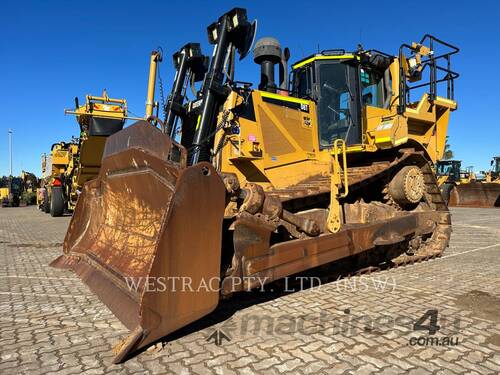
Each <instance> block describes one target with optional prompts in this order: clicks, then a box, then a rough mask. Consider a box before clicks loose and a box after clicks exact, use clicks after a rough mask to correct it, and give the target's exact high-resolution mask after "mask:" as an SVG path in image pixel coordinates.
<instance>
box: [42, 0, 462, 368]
mask: <svg viewBox="0 0 500 375" xmlns="http://www.w3.org/2000/svg"><path fill="white" fill-rule="evenodd" d="M207 30H208V38H209V42H210V43H211V44H213V45H214V51H213V54H212V58H211V61H210V66H209V68H208V70H207V71H206V73H205V74H204V79H203V83H202V85H201V88H200V89H199V91H198V92H197V93H196V96H195V98H194V99H193V100H190V101H187V102H185V103H183V102H182V101H183V100H184V98H185V95H176V93H181V94H182V93H184V91H183V88H184V87H185V86H187V85H189V84H190V83H192V82H193V80H194V79H193V77H194V76H193V74H190V72H191V73H192V70H190V69H191V68H190V65H189V62H190V61H192V56H193V55H199V54H196V53H193V51H195V49H193V48H183V49H181V51H180V52H179V53H177V54H176V55H174V63H175V66H176V70H177V73H176V76H175V79H174V85H173V87H174V88H173V90H172V95H171V97H170V98H169V103H174V104H175V105H169V106H167V107H166V118H172V117H175V118H176V120H178V121H166V126H164V127H163V131H162V130H160V129H157V128H156V127H153V126H151V124H150V123H148V122H145V121H140V122H137V123H135V124H134V125H132V126H129V127H127V128H126V129H123V130H122V131H119V132H117V133H116V134H114V135H112V136H111V137H109V139H108V141H107V144H106V150H105V152H104V155H103V161H102V166H101V170H100V173H99V176H98V177H97V178H96V179H94V180H93V181H91V182H89V183H87V184H86V185H85V186H84V188H83V190H82V194H81V196H80V199H79V200H78V204H77V206H76V209H75V214H74V215H73V218H72V220H71V223H70V225H69V228H68V232H67V234H66V237H65V241H64V254H63V255H62V256H61V257H59V258H58V259H56V260H55V261H54V262H53V263H52V265H53V266H55V267H60V268H69V269H72V270H74V271H75V272H76V273H77V274H78V275H79V276H80V277H82V279H83V281H84V282H86V283H87V284H88V285H89V287H90V288H91V290H92V291H93V292H95V293H96V294H97V295H98V296H99V298H100V299H101V300H102V301H103V302H104V303H105V304H106V305H107V306H108V307H109V308H110V310H111V311H112V312H113V313H114V314H116V316H117V317H118V318H119V319H120V320H121V321H122V322H123V323H124V324H125V325H126V326H127V327H128V328H129V329H130V330H131V334H130V336H129V337H128V338H126V339H125V340H124V341H123V342H122V343H121V344H119V345H118V346H117V348H116V357H115V360H114V361H115V362H120V361H123V360H124V359H126V358H127V356H128V355H129V354H130V353H132V352H134V351H135V350H137V349H140V348H142V347H145V346H147V345H148V344H150V343H152V342H154V341H156V340H158V339H159V338H161V337H162V336H165V335H166V334H168V333H170V332H173V331H175V330H177V329H179V328H181V327H183V326H186V325H187V324H189V323H191V322H193V321H195V320H196V319H199V318H200V317H202V316H204V315H206V314H208V313H209V312H211V311H212V310H213V309H214V308H215V307H216V306H217V304H218V301H219V299H220V298H222V297H229V296H231V295H232V294H233V293H235V292H240V291H244V290H249V289H252V288H256V287H260V286H261V285H262V284H265V283H270V282H272V281H274V280H277V279H280V278H283V277H285V276H289V275H293V274H296V273H299V272H303V271H306V270H309V269H313V268H315V267H318V266H324V268H325V269H328V267H327V265H328V264H330V263H331V262H334V261H337V260H339V259H344V260H345V261H346V262H348V261H350V262H351V265H353V266H354V267H358V268H359V267H379V268H382V267H388V266H390V265H394V264H396V265H398V264H407V263H412V262H416V261H422V260H426V259H430V258H433V257H437V256H440V255H441V254H442V252H443V251H444V249H445V248H446V247H447V245H448V242H449V238H450V233H451V222H450V220H451V219H450V213H449V211H448V209H447V206H446V204H445V202H444V201H443V198H442V196H441V194H440V191H439V187H438V185H437V181H436V178H435V175H434V173H433V170H432V165H433V163H435V162H436V160H439V159H440V158H441V157H442V155H443V151H444V147H445V139H446V134H447V129H448V122H449V117H450V114H451V112H453V111H454V110H455V109H456V108H457V103H456V102H455V101H454V99H453V94H454V93H453V83H454V79H455V78H456V77H458V74H456V73H455V72H453V71H452V70H451V68H450V57H451V56H452V55H454V54H455V53H457V52H458V48H456V47H454V46H452V45H450V44H448V43H445V42H443V41H441V40H439V39H437V38H435V37H433V36H430V35H425V36H424V38H422V40H421V41H420V42H419V43H413V44H411V45H408V44H403V45H401V46H400V48H399V52H398V54H397V55H395V56H394V55H389V54H385V53H382V52H379V51H376V50H364V49H358V50H357V51H354V52H346V51H344V50H341V49H336V50H326V51H323V52H321V53H318V54H315V55H311V56H309V57H307V58H305V59H302V60H300V61H298V62H296V63H295V64H293V65H292V72H291V77H292V81H291V82H290V84H288V73H287V61H288V57H289V56H288V49H284V50H282V49H281V46H280V44H279V42H278V41H277V40H276V39H274V38H263V39H261V40H259V41H258V42H257V43H256V46H255V49H254V61H255V62H256V63H258V64H259V65H260V70H261V72H260V76H261V81H260V83H259V85H258V89H252V88H251V84H249V83H244V82H238V81H237V80H236V79H235V77H234V70H235V60H236V58H235V57H236V54H237V53H238V54H239V55H240V58H243V57H245V55H246V54H247V53H248V52H249V50H250V47H251V43H252V41H253V37H254V34H255V23H251V22H249V21H248V19H247V16H246V10H244V9H241V8H235V9H233V10H231V11H230V12H228V13H226V14H224V15H222V16H221V17H220V18H219V19H218V20H217V21H215V22H214V23H212V24H211V25H210V26H209V27H208V28H207ZM441 62H442V63H444V66H441V65H440V63H441ZM276 64H279V82H278V83H276V82H275V79H274V72H275V68H276V66H275V65H276ZM427 73H428V77H429V78H428V80H427V79H426V78H424V77H425V76H426V75H427ZM424 74H425V75H424ZM441 74H442V75H441ZM440 83H443V84H444V85H445V87H446V95H445V96H439V95H438V91H437V86H438V84H440ZM177 89H178V90H177ZM414 89H416V90H424V89H425V91H426V92H425V93H422V94H421V95H420V96H419V97H418V98H413V99H412V96H415V95H411V94H413V93H415V91H414ZM179 129H180V130H181V132H180V133H181V136H180V144H178V143H177V142H175V141H174V139H176V138H174V136H175V135H177V134H179V132H178V130H179ZM171 277H173V278H180V277H182V278H187V279H189V280H190V283H191V285H193V286H194V291H189V290H188V291H184V290H183V291H179V289H176V288H175V287H172V286H171V285H169V286H166V287H165V288H160V287H159V286H158V288H155V286H151V285H150V284H149V281H150V280H158V279H159V278H164V279H165V280H169V279H170V278H171ZM131 280H133V281H134V282H137V284H134V285H137V288H134V289H131V288H130V281H131ZM203 282H204V283H207V282H208V283H209V284H210V287H209V288H202V289H200V288H199V287H198V286H200V285H202V284H203Z"/></svg>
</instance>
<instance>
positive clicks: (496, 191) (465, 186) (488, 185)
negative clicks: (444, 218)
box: [436, 158, 500, 207]
mask: <svg viewBox="0 0 500 375" xmlns="http://www.w3.org/2000/svg"><path fill="white" fill-rule="evenodd" d="M497 160H498V159H495V158H494V159H493V160H492V164H491V165H492V166H493V168H492V170H491V171H488V172H483V175H484V176H485V178H484V179H482V180H479V179H478V178H477V176H476V174H475V173H474V171H473V169H472V167H467V168H465V169H462V162H461V161H460V160H440V161H438V162H437V164H436V176H437V179H438V185H439V187H440V190H441V193H442V195H443V198H444V200H445V202H446V203H447V205H448V206H450V207H500V179H498V172H495V171H496V168H497V166H498V161H497ZM495 179H497V180H498V182H497V181H495Z"/></svg>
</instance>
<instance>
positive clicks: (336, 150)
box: [333, 139, 349, 198]
mask: <svg viewBox="0 0 500 375" xmlns="http://www.w3.org/2000/svg"><path fill="white" fill-rule="evenodd" d="M339 143H340V144H341V145H340V147H339V146H338V144H339ZM339 148H340V149H341V150H342V151H341V152H342V170H343V171H344V181H343V185H344V191H343V192H342V193H339V195H338V198H345V197H347V194H348V193H349V180H348V178H347V148H346V144H345V141H344V140H343V139H336V140H335V142H333V156H334V158H335V164H336V165H337V166H340V164H339ZM334 173H337V174H338V180H337V181H338V182H341V181H342V179H341V177H340V169H337V171H334Z"/></svg>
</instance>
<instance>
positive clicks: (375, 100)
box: [360, 68, 384, 108]
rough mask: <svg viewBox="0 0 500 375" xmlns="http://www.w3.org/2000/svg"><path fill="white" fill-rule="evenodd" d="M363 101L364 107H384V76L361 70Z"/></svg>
mask: <svg viewBox="0 0 500 375" xmlns="http://www.w3.org/2000/svg"><path fill="white" fill-rule="evenodd" d="M360 82H361V100H362V104H363V106H366V105H369V106H372V107H378V108H383V107H384V82H383V77H382V74H380V73H378V72H375V71H371V70H368V69H365V68H361V70H360Z"/></svg>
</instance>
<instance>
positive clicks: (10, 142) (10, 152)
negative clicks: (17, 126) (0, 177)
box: [9, 129, 12, 176]
mask: <svg viewBox="0 0 500 375" xmlns="http://www.w3.org/2000/svg"><path fill="white" fill-rule="evenodd" d="M9 157H10V160H9V170H10V174H9V175H10V176H12V129H9Z"/></svg>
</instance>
